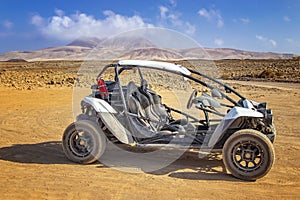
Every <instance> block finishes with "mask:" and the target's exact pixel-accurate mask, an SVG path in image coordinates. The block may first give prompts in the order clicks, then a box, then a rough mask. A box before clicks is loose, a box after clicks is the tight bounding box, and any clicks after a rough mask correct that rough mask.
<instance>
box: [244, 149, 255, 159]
mask: <svg viewBox="0 0 300 200" xmlns="http://www.w3.org/2000/svg"><path fill="white" fill-rule="evenodd" d="M243 158H244V159H245V160H248V161H252V160H253V151H244V152H243Z"/></svg>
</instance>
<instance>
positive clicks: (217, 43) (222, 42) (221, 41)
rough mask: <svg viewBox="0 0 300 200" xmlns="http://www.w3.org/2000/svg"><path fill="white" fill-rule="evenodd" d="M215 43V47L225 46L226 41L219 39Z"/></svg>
mask: <svg viewBox="0 0 300 200" xmlns="http://www.w3.org/2000/svg"><path fill="white" fill-rule="evenodd" d="M214 43H215V45H218V46H222V45H223V44H224V41H223V40H222V39H220V38H217V39H215V41H214Z"/></svg>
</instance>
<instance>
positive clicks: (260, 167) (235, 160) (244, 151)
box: [222, 129, 275, 181]
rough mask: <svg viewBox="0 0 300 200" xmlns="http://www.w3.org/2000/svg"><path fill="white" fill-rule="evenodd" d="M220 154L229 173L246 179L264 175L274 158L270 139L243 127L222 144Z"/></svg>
mask: <svg viewBox="0 0 300 200" xmlns="http://www.w3.org/2000/svg"><path fill="white" fill-rule="evenodd" d="M222 156H223V162H224V164H225V166H226V168H227V169H228V170H229V171H230V172H231V174H232V175H233V176H235V177H237V178H240V179H243V180H247V181H253V180H256V179H258V178H261V177H263V176H265V175H266V174H267V173H268V172H269V171H270V169H271V167H272V165H273V163H274V159H275V154H274V148H273V145H272V143H271V141H270V140H269V139H268V137H267V136H265V135H264V134H262V133H261V132H259V131H257V130H253V129H243V130H239V131H237V132H235V133H234V134H232V135H231V136H230V137H229V138H228V139H227V141H226V142H225V144H224V147H223V152H222Z"/></svg>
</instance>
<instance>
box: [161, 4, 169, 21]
mask: <svg viewBox="0 0 300 200" xmlns="http://www.w3.org/2000/svg"><path fill="white" fill-rule="evenodd" d="M159 10H160V17H161V18H163V19H165V18H167V15H166V13H167V12H168V11H169V9H168V8H167V7H165V6H159Z"/></svg>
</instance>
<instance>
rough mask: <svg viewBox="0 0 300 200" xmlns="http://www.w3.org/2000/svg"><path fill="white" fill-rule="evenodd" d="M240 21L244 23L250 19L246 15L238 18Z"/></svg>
mask: <svg viewBox="0 0 300 200" xmlns="http://www.w3.org/2000/svg"><path fill="white" fill-rule="evenodd" d="M240 21H241V22H242V23H244V24H248V23H249V22H250V19H249V18H248V17H247V18H240Z"/></svg>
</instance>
